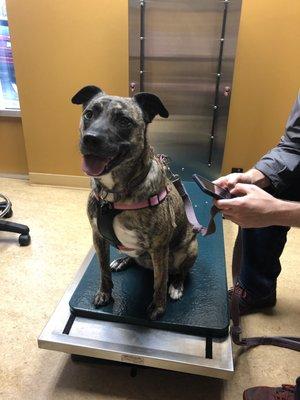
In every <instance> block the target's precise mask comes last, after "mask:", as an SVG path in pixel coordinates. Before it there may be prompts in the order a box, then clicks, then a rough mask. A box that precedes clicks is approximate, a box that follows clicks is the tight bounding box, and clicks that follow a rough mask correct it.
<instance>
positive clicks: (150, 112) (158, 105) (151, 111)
mask: <svg viewBox="0 0 300 400" xmlns="http://www.w3.org/2000/svg"><path fill="white" fill-rule="evenodd" d="M133 99H134V100H135V101H136V103H137V104H138V105H139V106H140V108H141V109H142V111H143V115H144V120H145V122H147V123H149V122H152V120H153V118H154V117H155V116H156V115H157V114H158V115H160V116H161V117H163V118H168V116H169V112H168V110H167V109H166V108H165V106H164V105H163V103H162V102H161V100H160V98H159V97H157V96H156V95H155V94H152V93H145V92H142V93H137V94H136V95H135V96H133Z"/></svg>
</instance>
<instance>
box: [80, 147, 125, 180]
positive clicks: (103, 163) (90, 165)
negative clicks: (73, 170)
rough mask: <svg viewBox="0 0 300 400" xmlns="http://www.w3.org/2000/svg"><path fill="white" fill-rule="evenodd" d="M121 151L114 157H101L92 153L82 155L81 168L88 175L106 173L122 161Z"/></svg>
mask: <svg viewBox="0 0 300 400" xmlns="http://www.w3.org/2000/svg"><path fill="white" fill-rule="evenodd" d="M122 157H123V153H119V154H118V155H117V156H116V157H108V158H103V157H99V156H95V155H94V154H86V155H83V158H82V170H83V171H84V172H85V173H86V174H87V175H89V176H93V177H96V176H101V175H104V174H108V173H109V171H111V170H112V169H113V168H114V167H116V166H117V165H118V164H119V163H120V162H121V161H122Z"/></svg>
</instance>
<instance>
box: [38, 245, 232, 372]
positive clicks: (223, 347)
mask: <svg viewBox="0 0 300 400" xmlns="http://www.w3.org/2000/svg"><path fill="white" fill-rule="evenodd" d="M94 254H95V251H94V250H91V251H90V252H89V254H88V255H87V257H86V259H85V260H84V262H83V264H82V267H81V268H80V270H79V271H78V274H77V276H76V278H75V280H74V282H73V283H72V284H71V286H70V287H69V288H68V289H67V291H66V292H65V294H64V296H63V298H62V299H61V301H60V302H59V304H58V306H57V308H56V310H55V311H54V313H53V315H52V317H51V318H50V320H49V321H48V323H47V325H46V326H45V328H44V329H43V332H42V333H41V335H40V337H39V339H38V344H39V347H40V348H43V349H48V350H56V351H62V352H65V353H71V354H77V355H82V356H87V357H94V358H100V359H106V360H112V361H119V362H124V363H130V364H137V365H144V366H148V367H154V368H162V369H167V370H172V371H180V372H186V373H191V374H197V375H205V376H212V377H216V378H222V379H229V378H230V377H231V376H232V374H233V371H234V368H233V359H232V347H231V338H230V336H228V337H227V338H226V339H224V340H221V339H212V358H209V356H208V355H207V353H206V351H207V346H206V340H205V338H202V337H198V336H194V335H186V334H182V333H177V332H169V331H162V330H158V329H150V328H146V327H142V326H134V325H128V324H120V323H114V322H108V321H96V320H91V319H88V318H81V317H76V318H74V317H73V318H72V316H71V315H70V309H69V300H70V298H71V296H72V295H73V293H74V290H75V288H76V287H77V285H78V283H79V281H80V280H81V278H82V276H83V274H84V272H85V270H86V268H87V266H88V265H89V263H90V261H91V259H92V257H93V256H94Z"/></svg>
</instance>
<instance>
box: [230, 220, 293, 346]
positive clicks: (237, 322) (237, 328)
mask: <svg viewBox="0 0 300 400" xmlns="http://www.w3.org/2000/svg"><path fill="white" fill-rule="evenodd" d="M242 245H243V243H242V235H241V227H239V232H238V236H237V238H236V241H235V246H234V252H233V259H232V278H233V283H234V285H235V283H236V282H237V279H238V275H239V271H240V267H241V260H242V251H243V246H242ZM230 313H231V319H232V323H233V326H232V327H231V329H230V333H231V337H232V340H233V342H234V343H235V344H237V345H238V346H247V347H253V346H259V345H270V346H278V347H284V348H286V349H290V350H295V351H300V337H293V336H261V337H251V338H243V337H241V335H242V327H241V317H240V312H239V296H238V292H237V291H236V290H233V294H232V298H231V304H230Z"/></svg>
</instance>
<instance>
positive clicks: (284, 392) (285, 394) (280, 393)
mask: <svg viewBox="0 0 300 400" xmlns="http://www.w3.org/2000/svg"><path fill="white" fill-rule="evenodd" d="M294 393H295V386H294V385H282V387H281V388H278V389H277V390H276V393H275V394H274V399H275V400H290V398H291V394H294Z"/></svg>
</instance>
